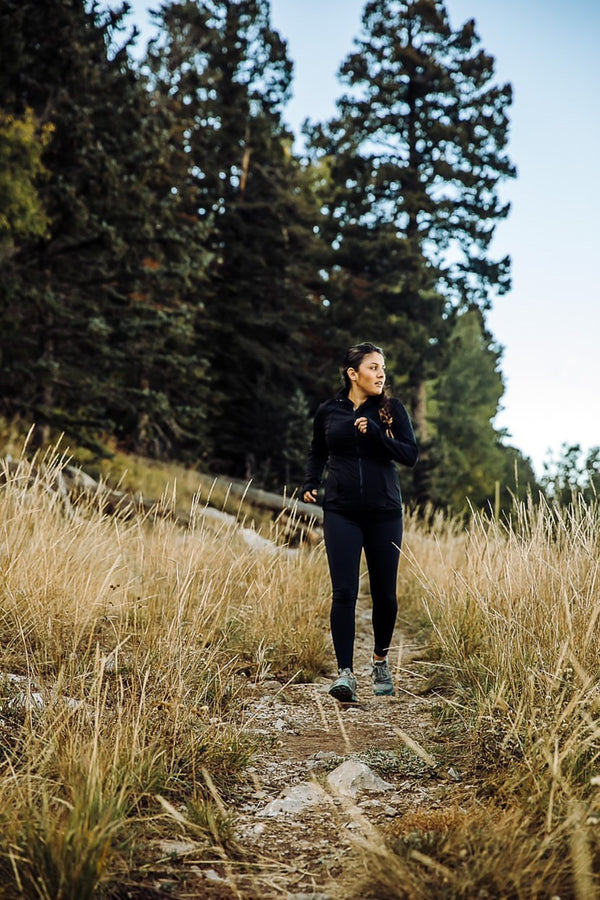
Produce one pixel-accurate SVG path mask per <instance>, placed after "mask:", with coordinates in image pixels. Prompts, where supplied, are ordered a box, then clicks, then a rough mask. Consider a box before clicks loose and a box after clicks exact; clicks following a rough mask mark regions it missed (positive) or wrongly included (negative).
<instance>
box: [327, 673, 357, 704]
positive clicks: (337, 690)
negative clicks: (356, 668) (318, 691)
mask: <svg viewBox="0 0 600 900" xmlns="http://www.w3.org/2000/svg"><path fill="white" fill-rule="evenodd" d="M329 693H330V694H331V696H332V697H335V699H336V700H340V701H341V702H342V703H356V678H355V677H354V675H353V674H352V669H340V671H339V673H338V677H337V678H336V680H335V681H334V682H333V684H332V685H331V687H330V688H329Z"/></svg>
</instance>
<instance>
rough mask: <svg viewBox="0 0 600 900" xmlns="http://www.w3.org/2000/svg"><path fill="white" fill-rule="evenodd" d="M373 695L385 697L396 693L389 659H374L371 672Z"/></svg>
mask: <svg viewBox="0 0 600 900" xmlns="http://www.w3.org/2000/svg"><path fill="white" fill-rule="evenodd" d="M371 681H372V682H373V693H374V694H378V695H380V696H383V695H385V694H393V693H394V682H393V680H392V673H391V672H390V664H389V663H388V661H387V659H374V660H373V669H372V671H371Z"/></svg>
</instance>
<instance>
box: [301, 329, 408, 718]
mask: <svg viewBox="0 0 600 900" xmlns="http://www.w3.org/2000/svg"><path fill="white" fill-rule="evenodd" d="M342 375H343V379H344V387H343V388H342V390H341V391H340V392H339V393H338V394H337V396H336V397H335V398H334V399H331V400H327V401H326V402H325V403H323V404H322V405H321V406H320V407H319V409H318V410H317V413H316V415H315V420H314V436H313V440H312V444H311V449H310V453H309V457H308V465H307V468H306V476H305V479H304V484H303V486H302V496H303V499H304V501H305V502H306V503H316V500H317V491H318V488H319V485H320V483H321V476H322V474H323V470H324V468H325V466H327V469H328V477H327V483H326V486H325V497H324V500H323V513H324V517H323V530H324V536H325V547H326V550H327V560H328V562H329V571H330V574H331V583H332V588H333V597H332V605H331V635H332V638H333V645H334V648H335V654H336V658H337V664H338V677H337V679H336V680H335V681H334V682H333V684H332V685H331V687H330V688H329V693H330V694H331V695H332V696H333V697H335V698H336V699H338V700H341V701H344V702H354V701H356V678H355V676H354V674H353V671H352V668H353V653H354V628H355V625H354V619H355V608H356V598H357V595H358V585H359V574H360V556H361V552H362V549H363V548H364V551H365V557H366V560H367V567H368V570H369V583H370V589H371V599H372V602H373V616H372V621H373V637H374V651H373V667H372V676H371V677H372V682H373V691H374V693H375V694H393V693H394V683H393V680H392V676H391V673H390V667H389V664H388V661H387V654H388V650H389V647H390V643H391V640H392V634H393V631H394V625H395V622H396V613H397V609H398V606H397V602H396V576H397V572H398V561H399V556H400V546H401V543H402V497H401V494H400V483H399V480H398V473H397V471H396V467H395V465H394V462H399V463H403V464H404V465H406V466H414V465H415V463H416V461H417V455H418V452H417V444H416V441H415V436H414V433H413V429H412V425H411V423H410V419H409V418H408V414H407V412H406V410H405V409H404V406H403V405H402V404H401V403H400V401H399V400H396V399H395V398H391V397H387V396H386V394H385V392H384V384H385V359H384V355H383V351H382V350H381V349H380V348H379V347H376V346H375V345H374V344H370V343H363V344H358V345H357V346H356V347H351V348H350V350H348V352H347V354H346V357H345V360H344V366H343V369H342Z"/></svg>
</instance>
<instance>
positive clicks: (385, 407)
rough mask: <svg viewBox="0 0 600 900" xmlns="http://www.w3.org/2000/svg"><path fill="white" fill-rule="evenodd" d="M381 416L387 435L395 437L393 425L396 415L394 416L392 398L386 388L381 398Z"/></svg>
mask: <svg viewBox="0 0 600 900" xmlns="http://www.w3.org/2000/svg"><path fill="white" fill-rule="evenodd" d="M379 418H380V419H381V421H382V423H383V424H384V426H385V433H386V435H387V437H389V438H393V437H394V435H393V432H392V425H393V424H394V417H393V416H392V398H391V397H389V396H388V394H387V393H386V391H385V388H384V390H383V391H382V394H381V397H380V398H379Z"/></svg>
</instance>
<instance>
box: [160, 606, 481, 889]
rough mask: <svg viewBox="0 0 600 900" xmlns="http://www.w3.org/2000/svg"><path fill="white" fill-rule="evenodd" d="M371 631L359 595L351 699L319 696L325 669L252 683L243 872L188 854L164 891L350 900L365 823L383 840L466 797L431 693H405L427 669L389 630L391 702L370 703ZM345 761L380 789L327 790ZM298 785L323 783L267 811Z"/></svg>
mask: <svg viewBox="0 0 600 900" xmlns="http://www.w3.org/2000/svg"><path fill="white" fill-rule="evenodd" d="M371 634H372V632H371V626H370V608H369V605H368V600H366V599H365V598H361V600H360V601H359V609H358V613H357V645H356V656H355V672H356V674H357V678H358V703H356V704H340V703H338V702H337V701H336V700H334V699H333V698H331V697H330V696H329V694H328V693H327V688H328V686H329V683H330V680H331V678H332V677H333V674H334V673H333V669H332V672H331V673H330V677H327V678H323V679H321V681H320V683H317V684H292V685H288V686H285V685H284V684H282V683H280V682H278V681H265V682H262V683H259V684H256V685H255V686H254V688H253V691H254V697H251V698H250V699H249V700H248V703H247V705H246V711H245V716H246V719H245V728H246V729H248V730H249V731H252V732H254V733H255V734H258V735H259V736H261V737H262V738H263V739H264V749H262V750H261V751H259V752H258V753H257V754H256V756H255V757H254V759H253V762H252V765H251V766H250V768H249V770H248V781H247V784H246V786H245V787H244V788H242V790H241V791H240V792H239V802H238V808H237V811H236V837H237V839H238V841H239V843H240V844H241V846H242V847H243V848H244V857H245V861H246V862H247V860H248V859H249V860H251V861H252V863H253V865H252V868H251V869H250V870H249V869H248V867H247V865H244V864H243V863H241V864H237V863H235V862H234V863H232V864H231V865H225V864H222V863H219V862H218V860H215V861H214V863H212V864H209V865H207V863H206V861H200V860H198V859H196V861H194V854H193V853H191V854H186V853H184V854H183V855H182V857H181V859H180V860H179V861H178V865H179V877H178V878H177V879H176V882H177V885H175V884H174V885H173V888H172V892H171V893H170V896H176V897H198V898H209V900H225V898H238V900H276V898H277V900H348V898H350V897H354V896H355V894H354V893H353V887H355V883H356V871H357V867H358V864H359V859H360V852H359V849H358V847H357V844H356V840H355V838H356V836H358V835H361V836H365V834H366V833H367V832H369V831H370V830H371V827H374V828H375V829H377V831H378V832H379V833H381V834H385V832H386V829H389V828H390V827H391V826H392V824H393V823H397V822H398V821H399V820H401V818H402V816H404V815H405V814H406V813H411V812H413V811H414V810H416V809H420V810H422V811H423V812H424V813H425V815H427V814H428V813H430V812H431V811H434V810H438V811H439V810H440V809H443V808H444V807H446V806H448V805H449V804H451V803H454V802H456V801H457V800H459V799H460V795H461V794H464V792H465V790H466V791H467V792H469V791H470V790H471V788H472V786H471V785H466V784H464V781H463V780H462V779H460V781H459V778H458V776H459V766H460V763H459V762H458V761H457V759H456V758H455V757H454V755H453V754H454V753H455V752H458V751H457V748H454V747H452V746H449V744H448V739H447V738H446V737H444V736H443V735H441V734H440V733H439V732H438V730H437V729H436V726H435V722H434V720H433V718H432V715H431V713H432V707H433V705H434V704H437V703H439V698H432V697H427V696H426V697H423V696H419V695H417V693H416V691H417V690H418V688H419V687H422V685H423V682H424V678H425V673H426V672H427V667H426V666H424V665H423V663H422V662H420V661H419V659H418V655H419V654H418V648H416V647H415V646H411V645H410V644H409V643H407V642H404V645H403V646H400V649H399V650H398V649H397V648H398V645H399V644H401V642H402V636H401V635H400V634H398V633H397V634H396V638H395V645H396V650H395V651H393V652H392V654H391V656H390V661H391V664H392V669H393V671H394V674H395V681H396V695H395V696H393V697H375V696H374V695H373V693H372V689H371V682H370V677H369V676H370V658H371V652H372V638H371ZM398 729H399V730H400V731H401V732H404V733H405V734H407V735H408V736H409V738H410V739H412V740H413V741H416V742H417V743H418V744H419V745H421V746H423V747H425V748H426V749H427V751H428V752H429V753H431V754H433V756H434V758H435V760H436V762H437V763H438V765H437V766H436V768H435V769H434V768H431V767H430V766H429V765H428V764H427V762H426V761H424V760H423V758H421V757H420V756H419V755H418V753H416V752H415V751H414V749H409V748H408V747H407V746H406V744H405V743H403V741H402V739H401V738H400V737H399V736H398V732H397V730H398ZM347 759H351V760H356V761H358V762H363V763H366V764H367V765H368V766H369V767H370V769H371V770H373V771H374V772H375V773H376V774H377V775H378V776H379V777H381V778H382V779H383V780H385V782H387V783H388V784H389V785H390V787H389V788H387V789H386V790H385V791H381V792H373V791H365V790H362V791H360V792H359V793H358V794H357V795H356V796H355V797H353V798H352V797H344V796H340V795H339V794H337V795H336V793H335V791H333V792H332V789H331V787H330V786H328V784H327V780H326V779H327V774H328V772H330V771H331V770H332V769H334V768H335V767H337V766H339V765H340V764H341V763H342V762H344V761H345V760H347ZM449 769H450V773H448V770H449ZM460 774H462V773H460ZM307 782H309V783H312V785H314V784H317V785H322V786H324V787H325V792H324V793H323V795H322V797H321V799H320V800H319V801H318V802H316V803H313V804H312V805H309V806H307V807H305V808H301V809H299V810H294V811H292V812H285V811H278V812H277V811H276V812H274V814H272V815H269V814H268V812H269V810H273V806H272V803H273V801H275V800H277V798H280V799H281V797H282V794H285V792H286V791H287V792H288V793H289V791H290V790H291V789H293V788H294V787H296V788H297V786H298V785H304V786H305V785H306V783H307ZM461 782H462V783H461ZM313 790H317V791H318V788H314V787H313ZM275 806H277V804H275ZM353 863H355V864H354V865H353ZM182 869H183V870H184V871H182ZM183 875H184V876H185V877H184V878H183V881H182V880H181V876H183ZM184 884H185V888H184V887H183V885H184Z"/></svg>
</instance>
